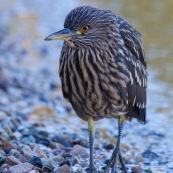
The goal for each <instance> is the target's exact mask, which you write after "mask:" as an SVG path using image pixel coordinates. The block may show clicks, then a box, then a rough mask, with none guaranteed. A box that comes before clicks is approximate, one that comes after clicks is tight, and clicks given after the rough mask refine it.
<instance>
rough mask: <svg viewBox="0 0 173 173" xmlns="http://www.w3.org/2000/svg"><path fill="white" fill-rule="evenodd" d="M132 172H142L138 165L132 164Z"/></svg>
mask: <svg viewBox="0 0 173 173" xmlns="http://www.w3.org/2000/svg"><path fill="white" fill-rule="evenodd" d="M132 173H143V171H142V169H141V168H140V167H139V166H134V167H132Z"/></svg>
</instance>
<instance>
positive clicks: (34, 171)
mask: <svg viewBox="0 0 173 173" xmlns="http://www.w3.org/2000/svg"><path fill="white" fill-rule="evenodd" d="M28 173H39V171H37V170H31V171H29V172H28Z"/></svg>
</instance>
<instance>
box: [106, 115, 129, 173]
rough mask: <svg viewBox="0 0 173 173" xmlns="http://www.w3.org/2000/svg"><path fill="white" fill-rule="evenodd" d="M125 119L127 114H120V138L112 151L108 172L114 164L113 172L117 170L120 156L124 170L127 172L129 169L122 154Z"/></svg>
mask: <svg viewBox="0 0 173 173" xmlns="http://www.w3.org/2000/svg"><path fill="white" fill-rule="evenodd" d="M124 120H125V116H120V117H119V118H118V140H117V145H116V147H115V149H114V151H113V153H112V156H111V159H110V162H109V164H108V166H107V169H106V173H108V172H109V169H110V167H111V166H112V173H114V172H115V171H116V165H117V160H118V157H119V160H120V163H121V165H122V168H123V172H124V173H127V170H126V168H125V164H124V162H123V159H122V156H121V146H120V144H121V136H122V130H123V125H124Z"/></svg>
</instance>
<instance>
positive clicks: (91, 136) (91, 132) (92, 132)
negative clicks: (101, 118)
mask: <svg viewBox="0 0 173 173" xmlns="http://www.w3.org/2000/svg"><path fill="white" fill-rule="evenodd" d="M88 132H89V147H90V166H89V169H90V173H97V170H96V168H95V166H94V160H93V152H94V136H95V129H94V123H93V118H92V117H89V118H88Z"/></svg>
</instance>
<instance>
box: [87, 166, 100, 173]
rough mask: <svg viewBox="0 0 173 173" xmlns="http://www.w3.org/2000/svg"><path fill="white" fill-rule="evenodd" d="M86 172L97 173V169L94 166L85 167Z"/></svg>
mask: <svg viewBox="0 0 173 173" xmlns="http://www.w3.org/2000/svg"><path fill="white" fill-rule="evenodd" d="M87 173H98V171H97V169H96V168H95V167H90V168H88V169H87Z"/></svg>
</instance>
